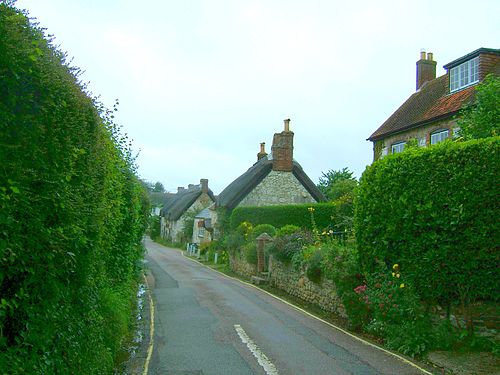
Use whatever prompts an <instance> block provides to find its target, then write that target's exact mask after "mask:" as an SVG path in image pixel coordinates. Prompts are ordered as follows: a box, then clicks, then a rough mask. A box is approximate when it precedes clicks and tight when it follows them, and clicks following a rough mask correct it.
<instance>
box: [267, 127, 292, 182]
mask: <svg viewBox="0 0 500 375" xmlns="http://www.w3.org/2000/svg"><path fill="white" fill-rule="evenodd" d="M284 123H285V130H284V131H282V132H281V133H275V134H274V138H273V146H272V147H271V152H272V153H273V171H282V172H291V171H292V169H293V132H291V131H290V119H286V120H284Z"/></svg>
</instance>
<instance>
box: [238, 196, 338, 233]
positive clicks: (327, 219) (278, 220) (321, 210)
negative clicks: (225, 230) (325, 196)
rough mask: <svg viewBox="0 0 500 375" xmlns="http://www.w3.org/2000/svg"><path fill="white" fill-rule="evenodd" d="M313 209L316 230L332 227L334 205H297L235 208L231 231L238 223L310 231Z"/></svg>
mask: <svg viewBox="0 0 500 375" xmlns="http://www.w3.org/2000/svg"><path fill="white" fill-rule="evenodd" d="M310 207H313V208H314V219H315V221H316V225H317V227H318V229H323V228H329V227H330V226H331V225H332V216H333V215H334V214H335V212H336V211H335V205H334V204H332V203H315V204H299V205H284V206H264V207H237V208H235V209H234V210H233V211H232V213H231V217H230V227H231V229H233V230H234V229H236V227H237V226H238V225H240V223H242V222H244V221H247V222H249V223H252V224H253V225H254V226H255V225H259V224H271V225H272V226H274V227H276V228H281V227H283V226H285V225H288V224H292V225H296V226H298V227H300V228H306V229H312V222H311V212H310V211H309V208H310Z"/></svg>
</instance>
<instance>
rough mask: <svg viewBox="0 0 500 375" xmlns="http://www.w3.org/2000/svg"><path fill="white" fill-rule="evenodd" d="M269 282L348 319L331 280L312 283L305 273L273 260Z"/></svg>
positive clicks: (270, 264) (271, 261)
mask: <svg viewBox="0 0 500 375" xmlns="http://www.w3.org/2000/svg"><path fill="white" fill-rule="evenodd" d="M269 269H270V272H269V282H270V284H271V285H272V286H274V287H276V288H278V289H281V290H284V291H285V292H287V293H288V294H291V295H293V296H296V297H299V298H300V299H302V300H304V301H307V302H309V303H312V304H314V305H317V306H319V307H320V308H321V309H323V310H325V311H329V312H333V313H336V314H337V315H340V316H342V317H344V318H345V317H347V316H346V313H345V309H344V306H343V305H342V302H341V301H340V298H339V297H338V296H337V291H336V289H335V285H334V284H333V283H332V282H331V281H330V280H323V281H321V282H320V283H314V282H312V281H310V280H309V279H308V278H307V276H306V274H305V272H304V271H296V270H294V269H293V267H291V266H289V265H285V264H283V263H281V262H279V261H277V260H275V259H273V258H272V256H271V260H270V263H269Z"/></svg>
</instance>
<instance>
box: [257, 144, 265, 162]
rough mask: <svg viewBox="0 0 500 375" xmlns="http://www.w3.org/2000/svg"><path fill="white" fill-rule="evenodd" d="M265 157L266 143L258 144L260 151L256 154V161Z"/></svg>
mask: <svg viewBox="0 0 500 375" xmlns="http://www.w3.org/2000/svg"><path fill="white" fill-rule="evenodd" d="M266 156H267V152H266V142H262V143H261V144H260V151H259V153H258V154H257V161H259V160H260V159H262V158H265V157H266Z"/></svg>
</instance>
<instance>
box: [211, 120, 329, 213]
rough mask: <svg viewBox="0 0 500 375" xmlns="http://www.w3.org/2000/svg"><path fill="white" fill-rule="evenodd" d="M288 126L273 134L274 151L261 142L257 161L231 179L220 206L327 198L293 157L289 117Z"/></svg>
mask: <svg viewBox="0 0 500 375" xmlns="http://www.w3.org/2000/svg"><path fill="white" fill-rule="evenodd" d="M284 123H285V129H284V131H282V132H281V133H276V134H274V138H273V145H272V147H271V153H270V154H267V153H266V151H265V144H264V143H261V145H260V152H259V153H258V154H257V162H256V163H255V164H254V165H252V166H251V167H250V168H249V169H248V170H247V171H246V172H245V173H243V174H242V175H241V176H240V177H238V178H237V179H236V180H234V181H233V182H231V183H230V184H229V185H228V186H227V187H226V188H225V189H224V190H223V191H222V193H220V194H219V196H218V199H217V207H223V208H226V209H228V210H233V209H234V208H236V207H242V206H271V205H282V204H303V203H314V202H319V201H323V200H325V197H324V196H323V194H322V193H321V192H320V191H319V190H318V188H317V187H316V185H315V184H314V183H313V182H312V181H311V179H310V178H309V177H308V176H307V174H306V173H305V172H304V170H303V169H302V167H301V166H300V164H299V163H298V162H297V161H295V160H294V159H293V136H294V133H293V132H292V131H290V120H289V119H287V120H284Z"/></svg>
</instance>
